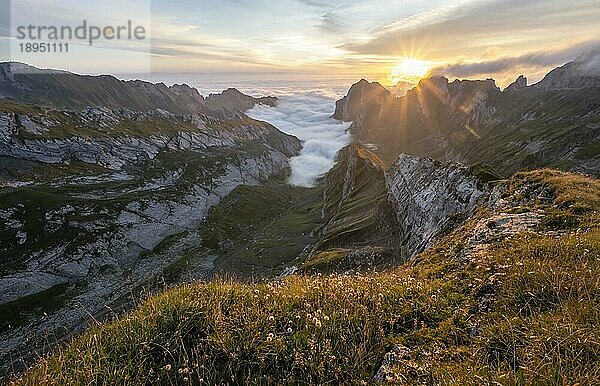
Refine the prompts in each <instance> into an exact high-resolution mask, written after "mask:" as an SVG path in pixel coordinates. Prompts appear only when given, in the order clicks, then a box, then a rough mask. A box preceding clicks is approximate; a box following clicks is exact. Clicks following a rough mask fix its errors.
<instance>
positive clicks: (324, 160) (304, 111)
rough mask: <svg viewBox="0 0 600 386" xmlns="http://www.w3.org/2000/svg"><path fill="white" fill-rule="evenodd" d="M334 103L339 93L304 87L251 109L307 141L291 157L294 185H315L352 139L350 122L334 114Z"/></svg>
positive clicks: (261, 118) (285, 130) (257, 115)
mask: <svg viewBox="0 0 600 386" xmlns="http://www.w3.org/2000/svg"><path fill="white" fill-rule="evenodd" d="M334 104H335V96H334V95H332V94H330V93H324V92H320V91H303V92H298V93H297V94H295V95H290V96H282V97H280V98H279V103H278V105H277V106H276V107H267V106H256V107H255V108H253V109H252V110H249V111H248V112H247V114H248V115H249V116H251V117H252V118H255V119H259V120H262V121H267V122H269V123H271V124H272V125H274V126H275V127H277V128H278V129H279V130H281V131H283V132H285V133H287V134H291V135H295V136H296V137H298V138H299V139H301V140H302V141H304V146H303V148H302V151H301V153H300V155H299V156H297V157H293V158H292V160H291V167H292V175H291V177H290V183H291V184H292V185H298V186H306V187H309V186H312V185H313V184H314V182H315V180H316V179H317V177H319V176H321V175H323V174H325V173H326V172H327V171H329V170H330V169H331V167H332V166H333V165H334V163H335V156H336V154H337V152H338V151H339V150H340V149H341V148H342V147H344V146H345V145H347V144H348V143H350V140H351V136H350V134H348V133H346V129H348V127H349V126H350V123H347V122H340V121H337V120H334V119H331V118H330V116H331V114H332V113H333V110H334V106H335V105H334Z"/></svg>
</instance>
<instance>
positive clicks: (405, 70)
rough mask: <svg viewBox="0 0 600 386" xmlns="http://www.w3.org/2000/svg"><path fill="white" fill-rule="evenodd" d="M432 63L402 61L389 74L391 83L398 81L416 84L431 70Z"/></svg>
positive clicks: (410, 60) (417, 60)
mask: <svg viewBox="0 0 600 386" xmlns="http://www.w3.org/2000/svg"><path fill="white" fill-rule="evenodd" d="M431 66H432V63H431V62H427V61H425V60H419V59H403V60H402V61H401V62H400V63H398V65H397V66H396V67H394V68H393V69H392V70H391V71H390V74H389V79H390V81H391V82H392V83H398V82H399V81H402V80H404V81H409V82H416V81H419V80H420V79H421V78H423V77H424V76H425V75H427V73H428V72H429V70H430V69H431Z"/></svg>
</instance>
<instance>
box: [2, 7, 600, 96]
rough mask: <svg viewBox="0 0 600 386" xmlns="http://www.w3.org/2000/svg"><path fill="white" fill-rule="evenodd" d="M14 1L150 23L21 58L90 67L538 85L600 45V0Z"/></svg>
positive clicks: (59, 14)
mask: <svg viewBox="0 0 600 386" xmlns="http://www.w3.org/2000/svg"><path fill="white" fill-rule="evenodd" d="M0 1H1V2H4V3H5V4H6V3H7V2H8V0H0ZM1 2H0V4H2V3H1ZM11 3H12V9H11V15H12V20H11V22H12V23H11V26H12V28H14V27H15V25H16V24H19V23H21V24H22V23H30V22H32V20H34V21H35V22H36V23H45V24H51V23H56V24H59V23H63V24H64V23H67V22H70V23H75V22H77V21H80V19H82V18H87V19H90V20H93V21H94V22H96V23H98V24H101V25H105V24H108V23H114V24H117V23H121V22H124V21H126V19H127V18H130V19H133V20H134V22H136V23H139V24H140V25H144V26H145V27H146V30H147V31H148V39H146V40H144V41H143V42H118V43H116V42H114V41H113V42H108V41H99V42H98V43H96V44H95V46H94V48H95V51H94V54H93V57H92V58H90V56H89V52H91V51H90V50H87V51H84V49H86V47H85V45H84V44H80V47H79V46H77V45H76V44H75V50H76V52H77V53H78V54H77V55H78V56H77V57H73V56H71V57H68V58H67V57H66V56H64V55H63V56H58V55H56V58H55V59H53V58H50V57H49V56H45V57H40V56H39V55H38V56H35V57H30V56H25V57H24V58H23V59H26V60H28V62H34V63H32V64H36V65H39V64H41V63H42V62H43V63H47V67H52V66H53V65H54V66H58V67H60V68H65V69H69V70H72V71H76V72H83V73H118V72H143V71H152V72H159V73H225V72H228V73H231V72H238V73H257V74H260V73H270V74H273V73H282V74H283V73H285V74H287V75H290V74H291V75H296V76H321V77H327V76H330V77H334V76H356V77H358V76H361V77H367V78H370V79H371V80H379V81H382V82H383V83H388V84H392V83H395V82H398V81H408V82H416V81H418V79H419V78H420V77H422V76H424V75H425V74H431V73H435V74H441V75H446V76H448V77H449V78H461V79H462V78H487V77H493V78H495V79H496V80H497V82H498V83H499V84H500V85H506V84H508V83H510V82H511V81H512V80H514V78H516V76H517V75H519V74H525V75H526V76H528V77H529V78H530V80H531V81H536V80H539V79H540V78H541V77H542V76H543V75H544V74H545V73H546V72H548V71H549V70H550V69H552V68H554V67H556V66H558V65H562V64H564V63H566V62H567V61H569V60H572V59H573V58H575V57H576V56H578V55H580V54H581V53H584V52H586V51H588V50H592V49H598V48H599V47H600V30H599V29H598V20H600V0H569V1H566V0H561V1H556V0H453V1H449V0H436V1H432V0H411V1H406V0H369V1H357V0H337V1H334V0H278V1H272V0H221V1H214V0H171V1H163V0H160V1H159V0H152V1H150V0H121V1H116V0H100V1H95V2H81V1H75V0H66V1H61V2H60V3H58V2H56V1H51V0H35V1H34V0H18V1H17V0H14V1H12V2H11ZM74 10H77V12H75V11H74ZM115 15H118V16H115ZM69 18H70V20H67V19H69ZM103 23H104V24H103ZM4 29H6V28H4ZM0 32H1V28H0ZM11 41H12V42H13V49H12V52H11V55H13V58H15V56H17V57H16V59H19V56H18V55H15V51H16V50H15V46H14V44H15V43H18V42H17V41H15V40H14V38H13V39H12V40H11ZM0 42H2V39H1V38H0ZM3 43H4V44H6V38H4V41H3ZM109 43H110V44H109ZM111 44H112V45H111ZM0 45H1V43H0ZM86 53H88V55H87V56H86ZM144 65H145V67H144ZM136 66H137V67H136ZM142 67H143V68H142Z"/></svg>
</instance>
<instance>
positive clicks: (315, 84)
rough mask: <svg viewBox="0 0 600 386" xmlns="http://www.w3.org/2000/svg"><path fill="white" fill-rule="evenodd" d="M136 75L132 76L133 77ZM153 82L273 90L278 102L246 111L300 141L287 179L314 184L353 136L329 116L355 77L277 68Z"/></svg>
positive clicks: (214, 89)
mask: <svg viewBox="0 0 600 386" xmlns="http://www.w3.org/2000/svg"><path fill="white" fill-rule="evenodd" d="M134 78H135V77H131V79H134ZM146 80H149V81H154V82H158V81H161V82H165V83H167V84H175V83H186V84H188V85H190V86H193V87H195V88H196V89H198V91H199V92H200V93H201V94H202V95H205V96H206V95H208V94H210V93H220V92H221V91H223V90H225V89H226V88H228V87H235V88H237V89H238V90H240V91H241V92H243V93H245V94H248V95H252V96H256V97H258V96H265V95H271V96H276V97H277V98H278V99H279V102H278V104H277V106H276V107H268V106H264V105H263V106H261V105H259V106H256V107H255V108H253V109H251V110H249V111H247V112H246V113H247V114H248V115H249V116H251V117H252V118H255V119H259V120H262V121H266V122H269V123H271V124H272V125H274V126H275V127H277V128H278V129H279V130H281V131H283V132H285V133H287V134H291V135H294V136H296V137H298V138H299V139H300V140H302V141H303V148H302V151H301V153H300V155H299V156H297V157H293V158H292V160H291V168H292V171H291V177H290V183H291V184H293V185H298V186H307V187H308V186H312V185H313V184H314V183H315V181H316V179H317V178H318V177H319V176H321V175H323V174H325V173H326V172H328V171H329V170H330V169H331V168H332V167H333V165H334V163H335V156H336V154H337V152H338V151H339V150H340V149H341V148H343V147H344V146H346V145H347V144H348V143H350V141H351V136H350V134H349V133H347V132H346V130H347V129H348V127H349V126H350V123H349V122H340V121H337V120H334V119H332V118H330V117H331V116H332V115H333V113H334V111H335V101H336V100H338V99H340V98H342V97H343V96H344V95H345V94H346V92H347V91H348V89H349V88H350V86H351V85H352V84H353V83H355V82H356V81H358V78H356V79H355V78H352V77H351V78H348V77H337V78H336V77H335V76H334V77H331V76H329V77H328V78H327V80H325V81H324V80H323V78H322V77H312V78H310V77H306V78H297V77H285V76H282V75H281V74H271V75H270V76H267V75H256V74H230V75H227V74H170V75H169V74H158V75H157V77H156V79H153V78H147V77H146Z"/></svg>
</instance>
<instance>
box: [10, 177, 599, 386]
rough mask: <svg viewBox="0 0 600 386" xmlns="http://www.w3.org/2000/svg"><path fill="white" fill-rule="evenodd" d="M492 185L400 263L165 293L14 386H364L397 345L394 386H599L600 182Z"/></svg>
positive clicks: (391, 371)
mask: <svg viewBox="0 0 600 386" xmlns="http://www.w3.org/2000/svg"><path fill="white" fill-rule="evenodd" d="M500 184H501V186H500V187H499V188H498V189H499V190H498V191H503V192H504V193H502V198H501V199H500V200H498V201H497V202H498V203H502V205H500V208H499V209H494V208H483V209H481V210H480V211H479V212H478V213H477V214H476V215H475V216H474V217H473V218H471V219H470V220H468V221H467V222H466V223H465V224H464V226H462V227H461V228H460V229H458V230H456V231H455V232H453V233H451V234H450V235H448V236H446V237H445V238H444V239H442V240H441V241H440V242H439V243H437V244H436V245H435V246H434V247H432V248H430V249H429V250H427V251H426V252H424V253H422V254H421V255H419V256H418V257H417V258H416V259H415V260H413V261H411V262H410V263H407V264H405V265H402V266H400V267H397V268H394V269H391V270H388V271H386V272H382V273H375V272H372V273H369V274H358V273H357V274H352V273H346V274H334V275H326V276H324V275H319V274H315V275H312V276H289V277H287V278H285V279H283V280H281V281H278V282H272V283H256V284H242V283H238V282H235V281H231V280H220V281H214V282H210V283H201V284H194V285H187V286H183V287H179V288H174V289H172V290H169V291H166V292H164V293H162V294H160V295H158V296H155V297H152V298H149V299H147V300H146V301H145V302H144V303H143V304H142V305H141V306H140V307H139V308H138V309H136V310H134V311H132V312H130V313H128V314H125V315H123V316H122V317H121V318H119V319H118V320H115V321H113V322H111V323H108V324H105V325H101V326H95V327H93V328H91V329H90V330H89V331H88V332H86V333H85V334H84V335H82V336H81V337H79V338H77V339H75V340H73V341H72V342H71V343H69V344H68V345H66V346H65V347H63V348H62V349H59V350H57V351H56V352H55V353H54V354H52V355H51V356H49V357H47V358H45V359H42V360H40V362H39V363H38V364H37V365H35V366H34V367H33V368H31V369H30V370H29V371H28V372H27V373H26V374H24V375H23V376H22V377H21V378H19V379H15V380H14V381H13V383H14V384H15V385H39V384H167V385H169V384H187V383H191V384H325V383H333V384H337V383H353V384H354V383H356V384H361V383H362V384H368V383H371V382H372V380H373V378H374V376H375V374H376V373H377V371H378V369H379V368H380V366H381V363H382V361H383V359H384V357H387V358H388V359H390V358H391V356H390V355H388V356H386V353H388V352H389V351H390V350H392V348H394V347H396V353H397V354H396V356H395V357H396V359H395V360H394V361H389V363H388V366H387V367H386V369H387V371H386V372H385V375H386V377H387V379H388V380H389V381H391V382H396V383H398V382H400V383H401V382H406V383H410V384H415V383H417V384H498V383H500V384H575V383H579V384H597V383H599V382H600V307H599V306H600V281H599V280H598V278H599V277H600V213H599V212H598V209H599V208H600V181H598V180H592V179H589V178H587V177H583V176H579V175H573V174H566V173H562V172H556V171H550V170H542V171H535V172H530V173H524V174H518V175H516V176H515V177H513V178H512V179H511V180H510V181H505V182H501V183H500ZM502 186H504V190H502V189H500V188H501V187H502ZM507 219H509V220H507ZM517 220H519V221H521V223H517ZM506 221H508V222H506ZM511 221H513V222H512V223H511ZM510 224H513V225H514V226H512V227H511V226H509V225H510ZM519 224H521V225H519ZM523 224H527V226H525V225H523ZM484 235H487V236H486V237H487V238H484V237H483V236H484ZM483 239H485V241H484V242H483V241H482V240H483Z"/></svg>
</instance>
